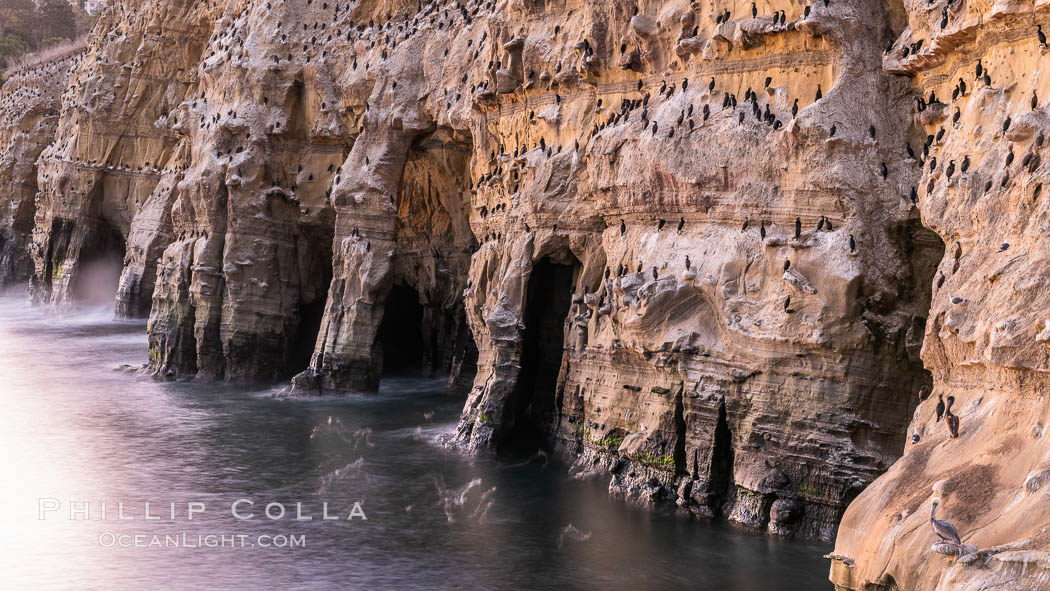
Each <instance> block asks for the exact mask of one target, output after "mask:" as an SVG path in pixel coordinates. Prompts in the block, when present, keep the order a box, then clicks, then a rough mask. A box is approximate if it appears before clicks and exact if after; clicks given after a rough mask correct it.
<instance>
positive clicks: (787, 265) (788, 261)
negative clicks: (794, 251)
mask: <svg viewBox="0 0 1050 591" xmlns="http://www.w3.org/2000/svg"><path fill="white" fill-rule="evenodd" d="M790 268H791V259H784V270H785V271H787V270H788V269H790Z"/></svg>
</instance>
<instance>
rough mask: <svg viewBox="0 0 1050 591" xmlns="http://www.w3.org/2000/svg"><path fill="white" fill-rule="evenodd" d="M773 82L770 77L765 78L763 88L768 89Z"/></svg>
mask: <svg viewBox="0 0 1050 591" xmlns="http://www.w3.org/2000/svg"><path fill="white" fill-rule="evenodd" d="M772 82H773V77H772V76H766V85H765V86H764V87H763V88H769V85H770V83H772Z"/></svg>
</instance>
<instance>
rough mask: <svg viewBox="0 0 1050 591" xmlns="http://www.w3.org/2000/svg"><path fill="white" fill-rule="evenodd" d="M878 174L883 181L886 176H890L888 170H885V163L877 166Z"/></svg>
mask: <svg viewBox="0 0 1050 591" xmlns="http://www.w3.org/2000/svg"><path fill="white" fill-rule="evenodd" d="M879 174H881V175H882V178H884V179H885V178H886V177H887V176H889V174H890V171H889V169H888V168H886V163H885V162H883V163H881V164H879Z"/></svg>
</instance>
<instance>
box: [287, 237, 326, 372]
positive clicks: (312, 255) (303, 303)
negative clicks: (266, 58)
mask: <svg viewBox="0 0 1050 591" xmlns="http://www.w3.org/2000/svg"><path fill="white" fill-rule="evenodd" d="M300 233H301V235H300V238H299V245H298V248H299V249H301V252H302V253H303V255H302V256H300V258H299V260H300V268H299V273H300V288H299V289H300V292H299V313H298V314H297V316H296V319H295V320H296V325H295V326H294V330H295V340H294V343H293V344H292V348H291V350H290V351H289V355H288V372H287V373H288V375H289V376H294V375H296V374H297V373H299V372H301V371H303V370H304V369H306V368H307V367H309V366H310V359H311V358H312V357H313V353H314V349H315V348H316V346H317V336H318V334H319V333H320V332H321V323H322V322H323V320H324V313H325V307H326V305H327V303H328V291H329V290H330V289H331V286H332V238H333V235H334V227H333V226H332V225H329V224H325V223H320V224H314V223H300Z"/></svg>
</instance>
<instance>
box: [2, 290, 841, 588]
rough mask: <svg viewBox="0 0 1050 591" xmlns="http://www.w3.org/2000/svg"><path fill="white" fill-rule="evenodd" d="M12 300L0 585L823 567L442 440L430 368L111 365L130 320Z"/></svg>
mask: <svg viewBox="0 0 1050 591" xmlns="http://www.w3.org/2000/svg"><path fill="white" fill-rule="evenodd" d="M24 302H25V298H24V296H23V295H22V294H20V293H13V294H7V295H4V296H3V297H0V474H2V477H0V478H2V481H3V482H2V486H0V507H2V508H3V510H2V515H3V517H2V522H0V525H2V530H3V531H2V534H0V552H2V554H0V555H2V556H3V566H2V568H0V588H4V589H34V590H41V589H63V590H65V589H106V590H115V589H596V590H597V589H601V590H608V589H632V590H643V589H702V590H720V591H733V590H740V591H745V590H754V591H770V590H818V589H830V588H831V585H830V583H828V582H827V573H828V563H827V561H826V560H824V559H822V557H821V556H822V554H824V553H825V552H827V551H829V550H830V546H827V545H821V544H811V543H806V542H799V541H784V540H778V539H774V538H770V537H767V536H762V535H757V534H752V533H748V532H744V531H740V530H738V529H735V528H732V527H729V526H727V525H722V524H709V523H704V522H701V521H697V520H694V519H690V518H687V517H682V516H680V515H675V514H674V513H673V512H670V511H664V510H659V509H652V508H645V507H637V506H634V505H631V504H629V503H625V502H623V501H620V500H617V499H615V498H612V497H610V496H609V495H608V493H607V492H606V485H607V482H604V481H595V480H576V479H573V478H571V477H570V476H569V474H568V472H567V470H566V468H565V467H564V466H562V465H559V464H557V463H556V462H552V461H549V460H548V459H547V458H545V457H543V456H542V455H535V456H529V457H520V458H509V457H493V456H482V457H465V456H463V455H460V454H458V453H455V452H450V451H447V450H446V449H444V448H443V447H442V446H441V445H440V444H439V443H438V441H437V440H438V438H439V437H440V436H441V435H442V434H445V433H449V432H451V431H452V430H453V428H454V425H455V422H456V418H457V416H458V414H459V411H460V410H461V408H462V404H463V400H462V398H459V397H455V396H449V395H446V394H444V393H442V388H441V386H442V383H441V381H432V380H423V379H396V378H392V379H386V380H384V381H383V384H382V387H381V389H380V392H379V393H378V394H375V395H360V396H350V397H339V398H322V399H294V400H288V399H280V398H275V397H273V394H274V392H276V391H277V390H278V388H279V387H277V386H275V387H274V388H263V387H258V386H241V385H226V384H198V383H163V382H156V381H154V380H152V379H150V378H148V377H145V376H140V375H137V374H136V373H135V372H129V371H121V370H120V369H119V368H120V367H121V366H123V365H131V366H137V365H140V364H142V363H143V362H144V361H145V360H146V356H147V347H146V337H145V323H144V322H141V321H137V322H127V321H115V320H113V319H112V314H111V313H110V312H109V311H107V310H94V311H92V310H81V311H78V312H75V313H69V314H64V315H59V316H56V315H53V314H44V313H42V312H40V311H38V310H34V309H31V308H28V307H27V306H26V305H25V303H24ZM147 502H148V503H149V504H150V508H149V514H148V516H149V517H151V518H152V519H146V517H147V512H146V507H145V504H146V503H147ZM102 503H105V508H104V509H103V506H102ZM325 503H327V514H328V516H329V517H334V518H335V519H323V517H324V516H325ZM121 504H122V505H121ZM297 504H298V505H297ZM234 510H236V513H237V514H236V515H235V514H234ZM282 510H283V512H284V514H283V516H281V517H280V518H277V517H278V516H279V515H280V513H281V512H282ZM267 511H269V513H270V516H271V517H274V518H273V519H271V518H270V517H268V516H267ZM297 511H298V516H300V517H301V519H297ZM85 512H86V513H85ZM121 515H122V516H123V517H124V519H120V518H119V517H120V516H121ZM249 516H250V517H249ZM362 516H363V517H365V518H362ZM85 517H86V518H85ZM102 517H105V518H102ZM191 517H192V518H191ZM307 517H310V518H311V519H306V518H307ZM129 518H133V519H129Z"/></svg>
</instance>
